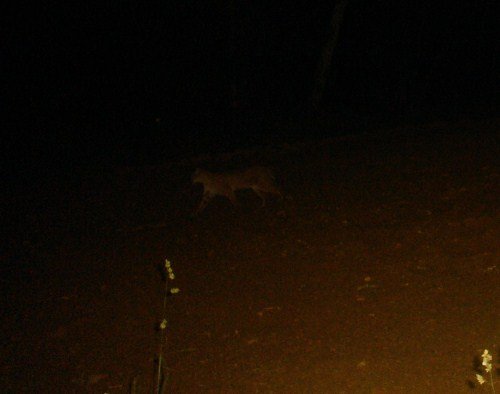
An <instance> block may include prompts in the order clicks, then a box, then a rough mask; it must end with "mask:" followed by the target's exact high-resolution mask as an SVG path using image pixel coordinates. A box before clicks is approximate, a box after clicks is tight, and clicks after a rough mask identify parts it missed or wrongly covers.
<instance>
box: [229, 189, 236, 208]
mask: <svg viewBox="0 0 500 394" xmlns="http://www.w3.org/2000/svg"><path fill="white" fill-rule="evenodd" d="M227 198H228V199H229V201H231V204H233V205H234V206H237V205H238V200H237V199H236V195H235V194H234V190H230V191H228V193H227Z"/></svg>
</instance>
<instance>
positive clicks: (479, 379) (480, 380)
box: [476, 373, 486, 384]
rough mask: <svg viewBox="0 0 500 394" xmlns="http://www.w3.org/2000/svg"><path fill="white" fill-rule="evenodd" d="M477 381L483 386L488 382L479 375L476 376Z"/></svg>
mask: <svg viewBox="0 0 500 394" xmlns="http://www.w3.org/2000/svg"><path fill="white" fill-rule="evenodd" d="M476 379H477V381H478V382H479V384H483V383H484V382H486V380H484V378H483V377H482V376H481V375H479V374H478V373H477V374H476Z"/></svg>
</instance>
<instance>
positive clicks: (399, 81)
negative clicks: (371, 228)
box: [2, 0, 500, 168]
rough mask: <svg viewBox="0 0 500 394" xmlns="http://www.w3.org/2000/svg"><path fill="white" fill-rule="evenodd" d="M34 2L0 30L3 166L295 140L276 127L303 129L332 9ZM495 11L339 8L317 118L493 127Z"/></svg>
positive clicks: (307, 4)
mask: <svg viewBox="0 0 500 394" xmlns="http://www.w3.org/2000/svg"><path fill="white" fill-rule="evenodd" d="M39 3H40V4H38V5H37V6H36V8H32V7H28V6H26V7H24V8H23V7H21V6H20V5H17V6H16V8H15V9H12V10H10V12H8V13H7V16H8V20H9V22H10V23H8V24H6V25H4V26H3V27H2V37H3V39H2V70H3V71H2V74H3V79H4V83H5V86H6V88H5V89H4V94H6V108H7V110H8V116H7V117H6V121H7V128H8V130H9V137H8V139H7V141H6V143H4V144H3V145H4V148H6V155H5V157H7V161H8V163H9V164H10V166H11V167H18V168H23V167H26V168H28V167H37V166H40V165H41V163H43V164H44V165H45V164H47V165H48V166H49V165H51V166H53V167H65V166H72V165H97V166H99V165H100V164H110V163H111V164H113V163H115V164H117V163H121V164H141V163H149V164H151V163H158V162H161V161H168V160H169V158H177V157H186V156H189V155H194V154H197V153H200V152H203V151H207V150H211V149H215V148H218V149H222V150H224V149H231V148H234V147H235V146H238V145H241V146H247V145H252V144H254V145H258V144H259V143H262V142H263V141H270V140H276V139H278V140H291V141H293V139H294V138H298V136H295V135H291V134H289V135H286V134H285V135H284V134H283V132H282V131H280V130H273V127H272V125H273V124H274V122H276V121H279V120H282V119H290V118H293V119H295V118H303V117H308V116H314V114H311V113H310V111H309V106H308V102H309V98H310V96H311V91H312V86H313V80H314V74H315V70H316V67H317V63H318V59H319V56H320V53H321V49H322V46H323V44H324V43H325V40H326V39H327V38H328V34H329V25H330V20H331V16H332V11H333V8H334V5H335V2H328V1H316V2H314V1H302V2H300V1H299V2H273V1H247V0H243V1H242V0H233V1H197V2H192V1H182V2H168V1H161V2H139V1H120V2H118V1H108V2H95V4H92V2H65V3H63V2H61V3H60V4H54V3H52V2H39ZM173 3H176V4H175V5H173ZM292 3H293V5H292ZM495 3H496V2H495V1H457V2H440V1H432V2H431V1H429V2H410V1H408V2H407V1H375V2H374V1H355V0H353V1H350V2H349V4H348V6H347V9H346V13H345V15H344V19H343V21H342V25H341V28H340V35H339V40H338V45H337V47H336V48H335V52H334V55H333V60H332V70H331V73H330V75H329V79H328V85H327V89H326V92H325V96H324V99H323V102H322V106H321V113H322V114H323V115H322V116H325V115H324V114H325V113H327V114H329V116H332V117H335V118H338V119H345V120H360V119H374V118H376V119H382V120H387V121H390V120H394V119H399V120H402V121H410V120H411V121H415V120H417V121H418V120H423V119H426V118H428V117H433V118H440V117H442V118H449V117H454V116H467V114H471V116H473V115H474V116H477V114H488V115H491V114H494V113H495V109H496V108H498V97H499V86H500V83H499V82H500V81H499V77H498V76H499V73H498V70H499V64H498V60H497V58H498V56H497V57H495V55H498V35H496V25H497V24H498V15H499V14H498V13H497V12H496V6H495ZM367 122H369V121H367ZM334 132H342V130H336V131H328V130H322V131H318V132H317V133H316V134H317V135H315V137H318V136H319V137H327V136H330V135H329V133H334ZM300 137H301V138H304V137H307V136H304V135H302V136H300ZM5 157H4V158H5Z"/></svg>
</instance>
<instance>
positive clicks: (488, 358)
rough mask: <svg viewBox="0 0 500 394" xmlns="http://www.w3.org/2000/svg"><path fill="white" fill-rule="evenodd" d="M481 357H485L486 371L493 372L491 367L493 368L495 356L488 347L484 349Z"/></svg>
mask: <svg viewBox="0 0 500 394" xmlns="http://www.w3.org/2000/svg"><path fill="white" fill-rule="evenodd" d="M481 357H482V359H483V366H484V370H485V371H486V372H491V369H492V368H493V366H492V365H491V360H493V357H491V354H490V353H489V352H488V349H485V350H484V352H483V354H482V355H481Z"/></svg>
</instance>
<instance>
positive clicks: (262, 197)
mask: <svg viewBox="0 0 500 394" xmlns="http://www.w3.org/2000/svg"><path fill="white" fill-rule="evenodd" d="M253 191H254V192H255V194H257V195H258V196H259V197H260V201H261V206H263V207H265V206H266V195H265V193H264V192H263V191H262V190H260V189H253Z"/></svg>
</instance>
